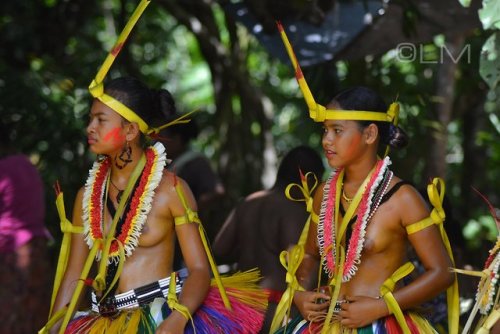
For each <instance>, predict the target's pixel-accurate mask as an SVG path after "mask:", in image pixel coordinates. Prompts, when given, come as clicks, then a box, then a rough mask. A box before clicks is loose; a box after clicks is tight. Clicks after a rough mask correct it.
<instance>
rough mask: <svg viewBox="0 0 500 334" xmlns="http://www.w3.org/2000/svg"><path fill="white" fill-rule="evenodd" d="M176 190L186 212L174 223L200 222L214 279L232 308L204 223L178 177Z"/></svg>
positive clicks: (226, 303) (204, 245)
mask: <svg viewBox="0 0 500 334" xmlns="http://www.w3.org/2000/svg"><path fill="white" fill-rule="evenodd" d="M174 186H175V190H176V192H177V195H178V196H179V199H180V200H181V203H182V206H183V207H184V210H185V211H186V213H185V214H184V215H183V216H178V217H175V218H174V224H175V225H176V226H179V225H182V224H186V223H189V222H193V223H197V224H198V232H199V233H200V237H201V242H202V243H203V247H204V248H205V253H206V254H207V258H208V262H209V263H210V268H211V269H212V273H213V275H214V280H215V282H216V284H217V287H218V288H219V292H220V295H221V298H222V301H223V302H224V306H225V307H226V308H227V309H228V310H231V303H230V302H229V298H228V297H227V293H226V289H224V285H223V284H222V280H221V278H220V275H219V271H218V270H217V265H216V264H215V260H214V258H213V255H212V252H211V251H210V246H209V245H208V241H207V237H206V235H205V230H204V229H203V225H202V224H201V221H200V219H199V218H198V214H197V213H196V212H195V211H193V210H192V209H191V208H190V207H189V206H188V204H187V201H186V197H185V196H184V191H183V190H182V186H181V184H180V183H179V182H177V177H176V179H175V184H174Z"/></svg>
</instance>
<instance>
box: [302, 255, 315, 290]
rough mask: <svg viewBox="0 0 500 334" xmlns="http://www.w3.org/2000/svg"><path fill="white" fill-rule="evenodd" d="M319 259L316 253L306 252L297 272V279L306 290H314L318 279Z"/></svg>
mask: <svg viewBox="0 0 500 334" xmlns="http://www.w3.org/2000/svg"><path fill="white" fill-rule="evenodd" d="M318 266H319V259H318V258H317V257H315V256H314V255H311V254H308V253H305V254H304V258H303V259H302V262H301V263H300V266H299V268H298V269H297V272H296V277H297V281H298V282H299V284H300V286H302V287H303V288H304V289H305V290H312V289H314V288H315V287H316V285H317V281H318Z"/></svg>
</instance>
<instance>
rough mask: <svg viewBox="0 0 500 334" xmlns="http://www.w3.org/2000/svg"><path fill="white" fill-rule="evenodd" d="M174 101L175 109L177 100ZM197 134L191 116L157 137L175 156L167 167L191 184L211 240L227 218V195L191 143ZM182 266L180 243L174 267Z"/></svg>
mask: <svg viewBox="0 0 500 334" xmlns="http://www.w3.org/2000/svg"><path fill="white" fill-rule="evenodd" d="M172 105H173V106H174V109H175V104H173V103H172ZM179 117H180V115H179V114H177V113H176V114H175V115H174V116H169V117H167V120H169V121H170V120H172V119H176V118H179ZM198 134H199V129H198V124H197V123H196V121H195V120H194V119H191V120H190V121H189V122H188V123H179V124H175V125H173V126H171V127H168V128H166V129H164V130H162V131H161V132H160V135H159V136H158V137H159V140H160V141H161V142H162V143H163V144H164V145H165V147H166V148H167V150H168V158H169V159H172V162H171V163H170V164H169V165H168V166H167V168H168V170H169V171H171V172H173V173H175V174H176V175H178V176H179V177H180V178H182V179H183V180H185V181H186V183H187V184H188V185H189V187H190V188H191V190H192V192H193V196H194V198H195V200H196V202H197V204H198V213H199V216H200V220H201V221H202V222H203V227H204V228H205V232H206V234H207V238H208V240H211V241H212V240H214V238H215V235H216V233H217V232H218V230H219V228H220V225H221V222H222V220H223V219H224V217H223V216H221V213H222V212H223V211H224V210H223V207H222V204H221V203H223V200H224V199H225V192H226V191H225V188H224V185H223V184H222V182H221V180H220V178H219V176H218V175H217V173H216V172H215V171H214V169H213V168H212V166H211V164H210V161H209V160H208V159H207V157H206V156H205V155H203V154H202V153H200V152H197V151H195V150H194V149H193V148H192V146H191V142H192V141H193V140H195V139H196V138H197V137H198ZM182 266H183V264H182V255H181V254H180V252H179V247H178V244H177V245H176V252H175V258H174V267H175V268H180V267H182Z"/></svg>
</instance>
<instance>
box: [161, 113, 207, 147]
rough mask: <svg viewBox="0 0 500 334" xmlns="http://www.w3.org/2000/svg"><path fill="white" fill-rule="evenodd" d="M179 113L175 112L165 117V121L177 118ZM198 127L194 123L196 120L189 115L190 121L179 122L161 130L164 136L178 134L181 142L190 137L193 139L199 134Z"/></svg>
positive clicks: (185, 141)
mask: <svg viewBox="0 0 500 334" xmlns="http://www.w3.org/2000/svg"><path fill="white" fill-rule="evenodd" d="M180 116H181V115H179V114H175V115H173V116H170V117H168V118H167V121H173V120H174V119H176V118H179V117H180ZM199 131H200V130H199V127H198V124H197V123H196V120H195V119H194V118H193V117H190V121H189V122H187V123H179V124H175V125H173V126H170V127H168V128H166V129H165V130H164V131H162V133H163V134H165V136H166V137H171V136H175V135H178V136H179V137H180V138H181V141H182V142H183V143H188V142H189V141H190V140H191V139H195V138H196V137H198V134H199Z"/></svg>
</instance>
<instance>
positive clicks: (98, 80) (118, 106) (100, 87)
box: [89, 0, 197, 136]
mask: <svg viewBox="0 0 500 334" xmlns="http://www.w3.org/2000/svg"><path fill="white" fill-rule="evenodd" d="M150 2H151V0H141V2H140V3H139V5H137V8H136V9H135V10H134V13H133V14H132V16H131V17H130V19H129V20H128V22H127V24H126V25H125V27H124V28H123V31H122V32H121V33H120V36H118V39H117V41H116V42H115V45H114V46H113V48H112V49H111V51H110V52H109V53H108V56H107V57H106V59H105V60H104V63H103V64H102V65H101V68H100V69H99V71H98V72H97V74H96V76H95V78H94V80H92V82H91V83H90V85H89V92H90V94H92V96H93V97H94V98H96V99H98V100H99V101H101V102H102V103H104V104H105V105H107V106H108V107H110V108H111V109H113V110H114V111H116V112H117V113H119V114H120V115H121V116H122V117H123V118H125V119H126V120H127V121H129V122H135V123H137V125H139V129H140V130H141V132H142V133H143V134H145V135H147V136H151V135H152V134H158V133H159V132H160V130H162V129H164V128H166V127H169V126H171V125H174V124H178V123H187V122H189V121H190V120H189V119H185V118H186V117H187V116H189V115H191V114H192V113H194V112H195V111H197V110H194V111H191V112H189V113H187V114H185V115H183V116H181V117H179V118H177V119H175V120H173V121H172V122H169V123H167V124H164V125H162V126H160V127H156V128H153V127H150V126H149V125H148V124H147V123H146V122H145V121H144V120H143V119H142V118H141V117H140V116H139V115H137V114H136V113H135V112H134V111H133V110H132V109H130V108H129V107H127V106H126V105H124V104H123V103H121V102H120V101H118V100H116V99H115V98H113V97H112V96H110V95H108V94H106V93H104V84H103V81H104V78H105V77H106V74H108V71H109V69H110V68H111V65H113V62H114V61H115V59H116V56H118V54H119V53H120V51H121V49H122V47H123V45H124V44H125V42H126V40H127V38H128V36H129V35H130V32H131V31H132V29H133V28H134V26H135V24H136V23H137V21H138V20H139V18H140V17H141V15H142V13H143V12H144V10H145V9H146V7H147V6H148V5H149V3H150Z"/></svg>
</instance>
